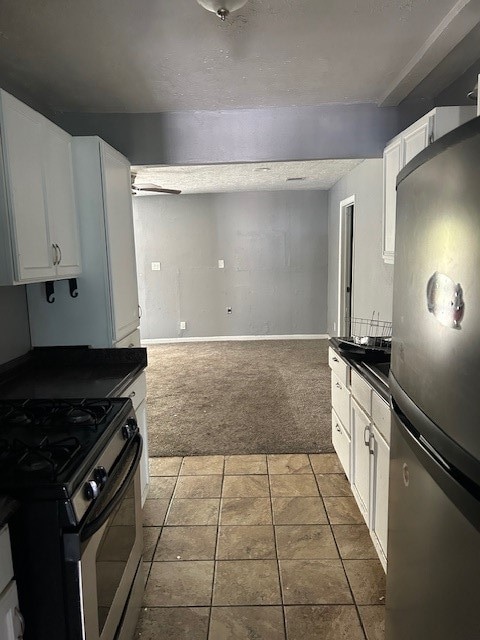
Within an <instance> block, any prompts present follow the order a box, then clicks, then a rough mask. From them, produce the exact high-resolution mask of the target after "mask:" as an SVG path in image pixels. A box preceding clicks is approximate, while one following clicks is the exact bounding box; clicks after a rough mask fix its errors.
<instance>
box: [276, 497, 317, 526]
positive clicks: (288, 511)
mask: <svg viewBox="0 0 480 640" xmlns="http://www.w3.org/2000/svg"><path fill="white" fill-rule="evenodd" d="M272 504H273V521H274V523H275V524H328V518H327V513H326V511H325V507H324V506H323V501H322V499H321V498H319V497H318V496H317V497H309V498H272Z"/></svg>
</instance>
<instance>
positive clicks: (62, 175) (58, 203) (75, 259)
mask: <svg viewBox="0 0 480 640" xmlns="http://www.w3.org/2000/svg"><path fill="white" fill-rule="evenodd" d="M44 148H45V153H44V167H45V193H46V200H47V212H48V218H49V221H50V237H51V240H52V242H53V243H55V244H56V245H57V255H58V264H57V274H58V276H60V277H64V278H66V277H69V276H76V275H78V274H79V273H80V272H81V268H80V241H79V232H78V222H77V210H76V206H75V194H74V188H73V169H72V139H71V136H69V135H68V133H65V131H62V129H60V128H59V127H57V126H55V125H54V124H52V123H51V122H48V121H46V123H45V130H44Z"/></svg>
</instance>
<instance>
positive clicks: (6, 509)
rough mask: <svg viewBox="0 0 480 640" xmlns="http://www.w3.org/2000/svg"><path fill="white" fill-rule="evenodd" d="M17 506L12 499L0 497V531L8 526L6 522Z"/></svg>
mask: <svg viewBox="0 0 480 640" xmlns="http://www.w3.org/2000/svg"><path fill="white" fill-rule="evenodd" d="M19 506H20V505H19V503H18V502H17V501H16V500H14V499H13V498H9V497H7V496H0V529H3V527H4V526H5V525H6V524H8V521H9V520H10V518H11V517H12V516H13V514H14V513H15V511H16V510H17V509H18V507H19Z"/></svg>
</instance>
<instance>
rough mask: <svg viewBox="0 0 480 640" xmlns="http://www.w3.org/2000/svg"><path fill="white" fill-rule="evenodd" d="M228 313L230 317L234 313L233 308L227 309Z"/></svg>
mask: <svg viewBox="0 0 480 640" xmlns="http://www.w3.org/2000/svg"><path fill="white" fill-rule="evenodd" d="M227 313H228V314H229V315H230V314H231V313H232V307H227Z"/></svg>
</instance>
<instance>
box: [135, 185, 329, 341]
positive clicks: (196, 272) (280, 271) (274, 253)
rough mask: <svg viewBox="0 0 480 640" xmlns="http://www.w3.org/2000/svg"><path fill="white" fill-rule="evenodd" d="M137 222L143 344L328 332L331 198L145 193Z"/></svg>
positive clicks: (305, 193)
mask: <svg viewBox="0 0 480 640" xmlns="http://www.w3.org/2000/svg"><path fill="white" fill-rule="evenodd" d="M134 224H135V241H136V248H137V271H138V278H139V297H140V305H141V307H142V311H143V314H142V319H141V326H140V329H141V336H142V339H146V338H147V339H157V338H176V337H208V336H241V335H291V334H323V333H326V328H327V285H328V273H327V270H328V236H327V234H328V192H326V191H274V192H268V191H267V192H266V191H263V192H242V193H222V194H201V195H183V196H177V197H173V196H172V197H168V196H139V197H136V198H134ZM218 260H224V261H225V268H224V269H219V268H218ZM152 262H159V263H160V270H158V271H152ZM227 307H231V308H232V313H231V315H229V314H227ZM180 321H185V322H186V323H187V329H186V330H185V331H181V330H180V328H179V327H180Z"/></svg>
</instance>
